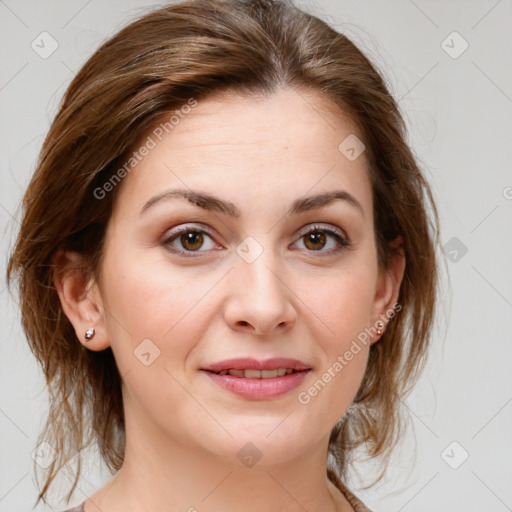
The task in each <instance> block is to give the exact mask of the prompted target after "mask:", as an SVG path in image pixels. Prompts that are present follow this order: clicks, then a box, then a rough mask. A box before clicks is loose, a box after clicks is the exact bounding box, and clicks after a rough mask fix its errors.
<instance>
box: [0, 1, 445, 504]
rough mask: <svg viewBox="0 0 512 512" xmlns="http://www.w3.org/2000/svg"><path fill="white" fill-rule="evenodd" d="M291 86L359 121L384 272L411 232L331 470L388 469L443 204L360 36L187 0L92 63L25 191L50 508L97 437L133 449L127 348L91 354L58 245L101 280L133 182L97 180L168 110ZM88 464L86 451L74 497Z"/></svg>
mask: <svg viewBox="0 0 512 512" xmlns="http://www.w3.org/2000/svg"><path fill="white" fill-rule="evenodd" d="M283 86H290V87H294V88H296V89H297V90H300V89H302V90H308V89H313V90H317V91H320V92H322V93H323V94H324V95H325V97H326V98H328V99H330V100H331V101H332V102H333V103H334V104H335V105H337V106H338V107H340V108H341V109H342V110H343V112H345V113H346V114H348V115H349V116H350V117H351V119H352V120H353V121H354V123H355V124H356V126H357V129H358V130H359V131H360V133H361V136H362V139H363V141H364V144H365V145H366V151H365V156H366V158H367V165H368V170H369V174H370V178H371V182H372V187H373V201H374V224H375V232H376V241H377V250H378V260H379V264H380V265H381V267H383V268H388V266H389V264H390V254H391V251H392V249H391V247H390V242H391V241H392V240H394V239H395V238H396V237H397V236H398V235H401V236H402V237H403V240H404V251H405V257H406V268H405V274H404V278H403V281H402V286H401V289H400V295H399V299H398V303H399V304H400V306H401V310H400V311H399V312H397V314H396V316H395V317H394V318H393V320H392V321H391V322H390V323H389V325H388V328H387V330H386V331H385V333H384V335H383V337H382V338H381V339H380V341H379V342H378V343H375V344H373V345H372V346H371V348H370V355H369V361H368V365H367V370H366V373H365V375H364V378H363V381H362V384H361V387H360V389H359V391H358V393H357V396H356V398H355V400H354V402H353V404H352V405H351V406H350V408H349V410H348V411H347V413H346V414H345V415H344V417H343V418H342V419H341V420H340V421H339V422H338V424H337V425H336V426H335V428H334V429H333V430H332V432H331V436H330V442H329V451H330V454H331V455H332V456H333V457H334V459H333V460H334V462H333V463H332V464H331V463H329V465H328V468H327V472H328V476H329V478H330V479H331V480H332V481H333V482H334V483H335V484H336V485H338V487H340V488H341V486H343V483H342V481H343V480H344V479H345V478H346V476H347V470H348V469H349V465H350V463H351V461H352V454H353V453H354V449H355V448H357V447H360V446H361V445H365V447H366V450H367V453H368V455H369V456H370V457H382V459H383V461H382V462H383V466H382V467H384V468H385V466H386V465H387V462H388V461H389V455H390V452H391V449H392V448H393V447H394V446H395V445H396V442H397V441H398V437H399V436H398V434H399V433H400V431H401V424H402V423H403V419H402V420H401V419H400V411H401V404H400V401H401V400H402V399H403V397H404V396H405V395H406V394H407V393H408V391H409V390H410V388H411V386H412V385H413V384H414V382H415V381H416V380H417V378H418V376H419V372H420V370H421V369H422V368H423V366H424V363H425V357H426V354H427V348H428V344H429V339H430V334H431V329H432V326H433V318H434V310H435V303H436V295H437V291H436V290H437V279H438V277H437V276H438V269H437V264H436V255H435V248H436V245H437V243H438V241H437V238H436V237H437V232H438V229H437V228H438V216H437V211H436V207H435V204H434V200H433V197H432V193H431V191H430V188H429V185H428V183H427V182H426V180H425V178H424V177H423V175H422V172H421V170H420V169H419V167H418V164H417V162H416V160H415V158H414V156H413V154H412V153H411V150H410V149H409V147H408V145H407V143H406V130H405V126H404V122H403V119H402V117H401V115H400V113H399V110H398V106H397V103H396V102H395V100H394V99H393V97H392V96H391V95H390V93H389V92H388V90H387V88H386V86H385V84H384V82H383V79H382V78H381V76H380V75H379V73H378V72H377V71H376V70H375V69H374V67H373V66H372V64H371V63H370V61H369V60H368V59H367V58H366V57H365V56H364V55H363V53H361V51H360V50H359V49H358V48H357V47H356V46H354V44H353V43H352V42H351V41H350V40H349V39H348V38H347V37H345V36H344V35H342V34H340V33H338V32H336V31H335V30H334V29H332V28H331V27H329V26H328V25H327V24H326V23H324V22H323V21H321V20H320V19H318V18H316V17H315V16H312V15H310V14H307V13H305V12H303V11H301V10H299V9H297V8H296V7H295V6H293V4H291V3H289V2H285V1H284V0H275V1H272V0H267V1H265V0H255V1H252V2H251V1H235V0H188V1H184V2H181V3H178V4H174V5H169V6H166V7H164V8H160V9H159V10H156V11H153V12H150V13H149V14H147V15H145V16H143V17H142V18H140V19H138V20H136V21H135V22H133V23H131V24H130V25H128V26H127V27H125V28H124V29H122V30H120V31H119V32H118V33H117V34H116V35H115V36H114V37H112V38H111V39H110V40H108V41H107V42H105V43H104V44H103V45H102V46H101V47H100V48H99V49H98V50H97V51H96V52H95V53H94V55H93V56H92V57H91V58H90V59H89V60H88V61H87V62H86V64H85V65H84V66H83V67H82V69H81V70H80V71H79V73H78V74H77V75H76V77H75V78H74V79H73V81H72V83H71V84H70V86H69V88H68V89H67V91H66V93H65V96H64V98H63V101H62V103H61V105H60V109H59V111H58V113H57V115H56V117H55V120H54V121H53V124H52V126H51V128H50V131H49V133H48V135H47V137H46V139H45V141H44V144H43V147H42V150H41V153H40V156H39V160H38V164H37V168H36V170H35V173H34V176H33V178H32V180H31V182H30V184H29V186H28V188H27V190H26V193H25V196H24V198H23V218H22V223H21V229H20V232H19V235H18V238H17V241H16V245H15V247H14V249H13V252H12V254H11V256H10V259H9V262H8V268H7V282H8V283H9V286H10V285H11V279H12V276H13V274H15V276H16V278H17V283H18V286H19V294H20V308H21V312H22V325H23V329H24V331H25V333H26V336H27V339H28V342H29V344H30V348H31V350H32V352H33V353H34V355H35V357H36V358H37V360H38V362H39V363H40V364H41V366H42V368H43V372H44V375H45V378H46V382H47V386H48V390H49V395H50V409H49V414H48V418H47V422H46V425H45V427H44V429H43V433H42V434H41V436H40V441H41V440H45V441H47V442H48V443H50V444H51V445H52V446H53V448H54V449H55V450H56V452H57V457H56V459H55V461H54V462H53V464H52V465H51V466H50V467H49V468H48V470H47V472H46V474H45V476H46V480H45V484H44V487H43V488H42V490H41V491H40V494H39V497H38V500H37V502H36V504H37V503H38V502H39V500H40V499H43V501H46V500H45V495H46V493H47V491H48V489H49V486H50V485H51V483H52V481H53V479H54V478H55V476H56V475H57V473H58V472H59V471H60V469H61V468H62V467H63V466H64V465H65V464H66V463H67V462H68V461H69V460H70V459H71V457H73V456H74V455H75V454H77V453H78V454H79V455H80V452H81V450H82V449H83V448H85V447H87V446H90V445H91V444H92V443H94V442H97V444H98V446H99V450H100V454H101V457H102V458H103V459H104V461H105V462H106V464H107V465H108V467H109V468H110V469H111V470H112V471H114V470H117V469H119V468H120V467H121V465H122V463H123V455H124V416H123V403H122V396H121V377H120V375H119V373H118V370H117V367H116V364H115V360H114V357H113V354H112V351H111V349H110V348H107V349H105V350H103V351H100V352H94V351H89V350H84V349H83V347H82V345H81V344H80V343H79V342H77V340H76V335H75V332H74V329H73V326H72V324H71V323H70V321H69V320H68V319H67V317H66V316H65V315H64V314H63V311H62V309H61V303H60V300H59V297H58V294H57V292H56V289H55V287H54V283H53V268H54V266H53V265H52V256H53V255H54V253H55V251H56V250H57V248H59V247H64V248H68V249H72V250H75V251H79V252H80V253H81V254H82V255H83V256H84V258H85V260H86V261H87V263H88V266H87V268H86V269H84V270H85V271H89V272H92V275H94V276H98V275H99V274H98V273H99V270H100V262H101V256H102V247H103V242H104V234H105V229H106V226H107V223H108V221H109V218H110V215H111V212H112V207H113V204H114V201H115V198H116V195H117V192H118V190H119V188H120V186H117V187H114V190H113V191H112V192H111V193H109V194H106V196H105V197H104V198H102V199H101V200H100V199H98V198H97V197H96V195H95V194H94V190H95V189H97V187H99V186H101V185H103V184H104V183H106V182H107V181H108V180H109V179H111V178H112V176H113V175H114V173H115V172H116V171H117V170H118V169H119V167H120V166H121V165H122V163H123V158H124V157H125V155H126V154H127V152H128V151H130V150H131V148H134V147H135V144H136V143H137V141H138V140H139V139H140V137H141V136H142V135H143V134H144V133H146V131H147V130H148V129H149V128H151V127H152V126H154V125H155V123H156V122H157V121H158V120H159V119H161V118H162V116H163V115H164V114H168V113H169V112H171V111H173V110H176V109H177V108H178V107H179V106H180V105H183V104H184V103H186V102H187V100H188V99H190V98H195V99H196V100H200V99H201V98H205V97H207V96H210V95H212V94H213V93H215V92H222V91H233V92H237V93H241V94H245V95H250V94H262V93H263V94H270V93H272V92H273V91H275V90H276V89H277V88H279V87H283ZM340 142H341V141H340ZM429 207H430V208H431V213H432V216H431V218H430V217H429V215H428V211H427V209H428V208H429ZM88 427H91V428H89V429H88ZM87 429H88V430H87ZM384 462H386V464H384ZM383 473H384V470H383V471H382V472H381V476H380V477H379V479H380V478H381V477H382V475H383ZM79 475H80V457H78V466H77V470H76V472H75V481H74V483H73V486H72V488H71V490H70V492H69V494H68V500H69V498H70V496H71V495H72V493H73V490H74V489H75V487H76V484H77V481H78V478H79ZM377 481H378V480H377Z"/></svg>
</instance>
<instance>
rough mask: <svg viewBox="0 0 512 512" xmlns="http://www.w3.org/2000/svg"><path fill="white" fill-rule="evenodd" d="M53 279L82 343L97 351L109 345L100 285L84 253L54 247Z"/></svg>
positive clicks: (63, 307) (68, 316)
mask: <svg viewBox="0 0 512 512" xmlns="http://www.w3.org/2000/svg"><path fill="white" fill-rule="evenodd" d="M52 263H53V265H54V269H53V282H54V286H55V288H56V290H57V293H58V294H59V298H60V302H61V305H62V309H63V311H64V314H65V315H66V317H67V318H68V319H69V321H70V322H71V323H72V324H73V327H74V328H75V333H76V336H77V338H78V340H79V341H80V343H82V345H84V347H86V348H88V349H90V350H94V351H99V350H104V349H105V348H107V347H109V346H110V341H109V339H108V336H107V332H106V328H105V317H104V314H103V311H104V310H103V306H102V303H101V296H100V293H99V288H98V286H97V283H96V282H95V280H94V278H93V277H92V276H91V275H90V274H91V272H90V271H89V270H88V268H87V265H86V264H85V262H84V259H83V256H82V255H81V254H80V253H78V252H75V251H70V250H64V249H62V248H59V249H57V251H56V252H55V254H54V255H53V257H52ZM91 327H93V328H94V331H95V334H94V336H93V338H91V339H90V340H86V339H85V331H86V330H87V329H89V328H91Z"/></svg>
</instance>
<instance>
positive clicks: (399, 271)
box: [371, 236, 405, 343]
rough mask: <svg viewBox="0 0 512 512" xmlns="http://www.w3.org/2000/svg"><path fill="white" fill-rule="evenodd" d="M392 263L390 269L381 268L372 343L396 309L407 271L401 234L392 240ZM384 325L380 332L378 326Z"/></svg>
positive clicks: (373, 319) (380, 334) (373, 313)
mask: <svg viewBox="0 0 512 512" xmlns="http://www.w3.org/2000/svg"><path fill="white" fill-rule="evenodd" d="M390 248H391V264H390V268H389V269H388V270H379V277H378V282H377V290H376V292H375V299H374V303H373V309H372V326H375V327H373V329H374V331H375V336H374V337H373V339H372V341H371V343H375V342H377V341H378V340H379V339H380V338H381V336H382V334H383V333H384V331H385V330H386V327H387V324H388V322H389V320H390V318H391V316H390V315H391V313H394V312H395V310H396V304H397V300H398V295H399V294H400V285H401V284H402V279H403V277H404V271H405V251H404V241H403V238H402V237H401V236H398V237H396V238H395V239H394V240H393V241H392V242H390ZM378 324H380V326H381V327H382V332H381V333H378V332H376V331H377V327H379V325H378Z"/></svg>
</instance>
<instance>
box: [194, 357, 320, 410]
mask: <svg viewBox="0 0 512 512" xmlns="http://www.w3.org/2000/svg"><path fill="white" fill-rule="evenodd" d="M276 368H292V369H293V370H295V372H294V373H291V374H290V375H284V376H283V377H273V378H269V379H257V378H255V379H250V378H245V377H236V376H234V375H219V374H217V373H213V372H214V371H216V372H219V371H222V370H246V369H254V370H275V369H276ZM201 371H202V372H203V373H205V374H206V375H207V376H208V377H209V378H210V379H211V380H212V381H213V382H214V383H215V384H217V385H219V386H220V387H221V388H223V389H225V390H227V391H230V392H231V393H234V394H236V395H238V396H241V397H243V398H247V399H250V400H268V399H271V398H277V397H279V396H282V395H285V394H286V393H288V392H290V391H291V390H292V389H295V388H296V387H298V386H300V384H301V383H302V382H303V380H304V378H305V377H306V375H307V374H308V373H309V372H310V371H311V367H310V366H308V365H307V364H305V363H303V362H302V361H298V360H297V359H289V358H284V357H276V358H273V359H266V360H264V361H258V360H257V359H253V358H237V359H227V360H225V361H219V362H217V363H213V364H211V365H208V367H206V368H202V369H201Z"/></svg>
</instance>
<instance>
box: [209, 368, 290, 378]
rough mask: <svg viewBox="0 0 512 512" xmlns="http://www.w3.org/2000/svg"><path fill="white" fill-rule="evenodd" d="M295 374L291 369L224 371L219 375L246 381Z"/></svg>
mask: <svg viewBox="0 0 512 512" xmlns="http://www.w3.org/2000/svg"><path fill="white" fill-rule="evenodd" d="M293 372H294V370H292V369H291V368H276V369H275V370H253V369H247V370H235V369H233V370H222V371H220V372H218V374H219V375H233V376H234V377H244V378H246V379H273V378H275V377H283V376H285V375H290V374H292V373H293Z"/></svg>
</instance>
